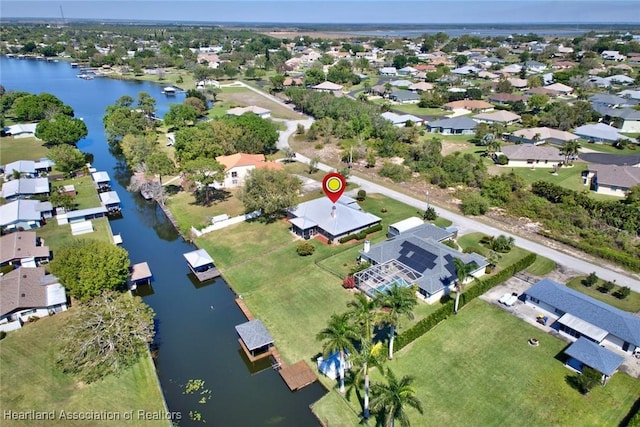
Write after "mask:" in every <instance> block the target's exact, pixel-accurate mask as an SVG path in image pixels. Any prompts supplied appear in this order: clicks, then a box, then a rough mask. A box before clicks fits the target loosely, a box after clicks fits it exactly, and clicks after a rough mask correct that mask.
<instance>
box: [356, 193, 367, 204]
mask: <svg viewBox="0 0 640 427" xmlns="http://www.w3.org/2000/svg"><path fill="white" fill-rule="evenodd" d="M357 198H358V201H359V202H362V201H363V200H364V199H366V198H367V192H366V191H364V190H358V196H357Z"/></svg>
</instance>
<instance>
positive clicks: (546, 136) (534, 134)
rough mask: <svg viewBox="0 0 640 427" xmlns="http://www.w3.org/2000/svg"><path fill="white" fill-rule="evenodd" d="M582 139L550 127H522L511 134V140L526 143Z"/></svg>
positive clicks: (559, 143) (537, 143) (564, 141)
mask: <svg viewBox="0 0 640 427" xmlns="http://www.w3.org/2000/svg"><path fill="white" fill-rule="evenodd" d="M576 139H580V138H579V137H578V136H576V135H574V134H572V133H570V132H565V131H562V130H558V129H552V128H548V127H536V128H526V129H520V130H517V131H515V132H513V133H512V134H511V135H509V141H511V142H516V143H519V142H521V143H524V144H536V145H539V144H544V143H550V144H558V145H562V144H564V143H566V142H569V141H575V140H576Z"/></svg>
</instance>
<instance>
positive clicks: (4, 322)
mask: <svg viewBox="0 0 640 427" xmlns="http://www.w3.org/2000/svg"><path fill="white" fill-rule="evenodd" d="M66 310H67V296H66V293H65V289H64V287H63V286H62V285H61V284H60V283H59V281H58V278H57V277H55V276H53V275H50V274H46V271H45V269H44V267H35V268H18V269H16V270H13V271H10V272H9V273H7V274H5V275H3V276H2V277H0V331H12V330H15V329H19V328H21V327H22V325H23V324H24V323H25V322H26V321H27V320H28V319H29V318H30V317H46V316H49V315H51V314H53V313H57V312H60V311H66Z"/></svg>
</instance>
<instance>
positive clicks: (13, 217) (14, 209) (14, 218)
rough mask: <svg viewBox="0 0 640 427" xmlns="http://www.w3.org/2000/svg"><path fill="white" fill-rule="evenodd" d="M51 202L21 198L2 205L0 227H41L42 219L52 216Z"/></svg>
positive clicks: (10, 228)
mask: <svg viewBox="0 0 640 427" xmlns="http://www.w3.org/2000/svg"><path fill="white" fill-rule="evenodd" d="M52 211H53V207H52V206H51V202H41V201H39V200H27V199H19V200H14V201H13V202H10V203H7V204H5V205H1V206H0V227H2V230H4V231H9V230H20V229H21V228H22V229H24V230H31V229H33V228H39V227H40V221H42V220H43V219H44V218H50V217H51V215H52Z"/></svg>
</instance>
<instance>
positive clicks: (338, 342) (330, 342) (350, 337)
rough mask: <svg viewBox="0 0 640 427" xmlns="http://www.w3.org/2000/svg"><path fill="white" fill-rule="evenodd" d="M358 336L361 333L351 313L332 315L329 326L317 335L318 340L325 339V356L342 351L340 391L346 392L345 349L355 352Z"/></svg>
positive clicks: (339, 372) (339, 371)
mask: <svg viewBox="0 0 640 427" xmlns="http://www.w3.org/2000/svg"><path fill="white" fill-rule="evenodd" d="M358 338H360V335H359V334H358V331H357V330H356V329H355V328H354V327H353V324H352V323H351V322H350V318H349V313H343V314H334V315H332V316H331V319H329V324H328V325H327V327H326V328H324V329H323V330H322V331H320V332H319V333H318V335H317V336H316V339H317V340H318V341H324V344H323V345H322V352H323V354H324V355H325V356H328V355H330V354H331V353H334V352H336V351H338V352H340V359H339V363H340V366H339V369H338V374H339V375H340V393H344V366H345V360H344V351H345V349H347V350H349V351H350V352H354V351H355V347H354V346H353V341H355V340H357V339H358Z"/></svg>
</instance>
